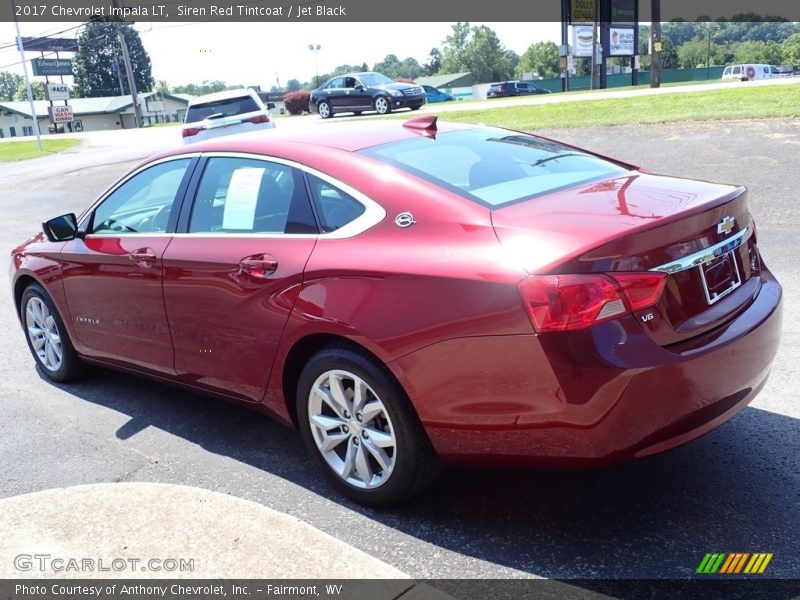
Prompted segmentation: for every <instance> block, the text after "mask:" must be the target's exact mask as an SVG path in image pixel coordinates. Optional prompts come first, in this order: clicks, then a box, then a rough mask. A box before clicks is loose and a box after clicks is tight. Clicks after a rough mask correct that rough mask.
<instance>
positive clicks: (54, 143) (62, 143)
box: [0, 138, 81, 162]
mask: <svg viewBox="0 0 800 600" xmlns="http://www.w3.org/2000/svg"><path fill="white" fill-rule="evenodd" d="M80 143H81V141H80V140H75V139H70V138H61V139H57V140H50V139H42V146H44V152H39V149H38V148H37V147H36V141H24V142H3V143H2V144H0V162H11V161H14V160H25V159H28V158H36V157H38V156H47V155H48V154H53V153H55V152H62V151H64V150H69V149H70V148H73V147H75V146H77V145H78V144H80Z"/></svg>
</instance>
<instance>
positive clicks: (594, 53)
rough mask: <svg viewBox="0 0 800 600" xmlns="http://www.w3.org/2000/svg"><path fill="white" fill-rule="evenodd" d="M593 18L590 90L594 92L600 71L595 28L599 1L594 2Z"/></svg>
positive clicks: (598, 14)
mask: <svg viewBox="0 0 800 600" xmlns="http://www.w3.org/2000/svg"><path fill="white" fill-rule="evenodd" d="M593 4H594V18H593V20H592V84H591V86H590V89H593V90H596V89H597V87H598V85H597V80H598V76H599V74H600V69H599V67H598V65H597V56H598V50H599V48H598V46H597V26H598V24H599V21H600V0H594V3H593Z"/></svg>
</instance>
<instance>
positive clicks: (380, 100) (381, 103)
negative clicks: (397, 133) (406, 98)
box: [375, 96, 392, 115]
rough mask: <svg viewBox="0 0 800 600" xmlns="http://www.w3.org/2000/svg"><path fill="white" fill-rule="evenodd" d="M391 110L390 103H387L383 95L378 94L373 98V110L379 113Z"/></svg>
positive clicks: (382, 113) (383, 113)
mask: <svg viewBox="0 0 800 600" xmlns="http://www.w3.org/2000/svg"><path fill="white" fill-rule="evenodd" d="M391 110H392V105H391V104H390V103H389V100H388V99H387V98H385V97H384V96H378V97H377V98H375V112H377V113H378V114H379V115H385V114H387V113H389V112H390V111H391Z"/></svg>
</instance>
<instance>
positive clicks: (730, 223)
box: [717, 217, 736, 235]
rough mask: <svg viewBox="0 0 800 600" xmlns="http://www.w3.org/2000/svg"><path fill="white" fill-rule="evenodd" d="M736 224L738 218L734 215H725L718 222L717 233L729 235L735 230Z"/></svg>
mask: <svg viewBox="0 0 800 600" xmlns="http://www.w3.org/2000/svg"><path fill="white" fill-rule="evenodd" d="M735 225H736V219H734V218H733V217H725V218H724V219H722V221H720V222H719V223H717V233H719V234H723V233H724V234H725V235H728V234H729V233H730V232H731V231H733V227H734V226H735Z"/></svg>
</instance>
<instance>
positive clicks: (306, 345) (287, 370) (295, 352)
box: [281, 333, 416, 427]
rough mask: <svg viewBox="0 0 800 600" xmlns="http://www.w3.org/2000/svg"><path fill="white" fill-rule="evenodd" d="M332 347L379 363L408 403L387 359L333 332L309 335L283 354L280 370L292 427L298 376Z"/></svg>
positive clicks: (406, 388)
mask: <svg viewBox="0 0 800 600" xmlns="http://www.w3.org/2000/svg"><path fill="white" fill-rule="evenodd" d="M332 346H339V347H343V348H348V349H350V350H354V351H356V352H361V353H364V354H366V355H368V356H369V357H370V358H372V359H374V360H375V361H376V362H378V363H379V364H381V365H383V367H384V368H385V369H386V373H387V374H388V375H389V376H390V377H392V378H393V379H394V380H395V381H396V382H397V384H398V385H399V386H400V387H401V388H402V389H403V391H404V392H405V394H406V396H408V397H409V401H410V393H409V390H408V387H407V385H404V382H403V379H404V378H402V377H398V374H397V373H395V372H394V370H393V369H392V367H391V366H390V364H387V361H386V359H385V358H382V357H381V356H380V355H379V354H378V353H377V352H375V351H373V350H371V349H370V348H369V347H367V346H366V345H365V344H363V343H359V342H358V341H355V340H353V339H351V338H348V337H345V336H342V335H337V334H333V333H310V334H308V335H306V336H304V337H302V338H300V339H298V340H297V341H295V342H294V344H292V347H291V348H290V349H289V351H288V352H287V353H286V358H285V359H284V361H283V367H282V370H281V391H282V392H283V401H284V403H285V409H286V412H287V413H288V414H289V417H290V419H291V422H292V424H293V425H294V426H295V427H297V425H298V422H297V402H296V398H295V394H296V391H297V383H298V381H299V380H300V374H301V373H302V371H303V368H304V367H305V365H306V364H307V363H308V361H309V360H310V359H311V357H312V356H314V355H315V354H316V353H317V352H320V351H321V350H324V349H325V348H330V347H332ZM378 352H379V351H378ZM406 383H407V382H406ZM413 404H414V403H413V402H411V405H412V407H413ZM415 412H416V409H415Z"/></svg>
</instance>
